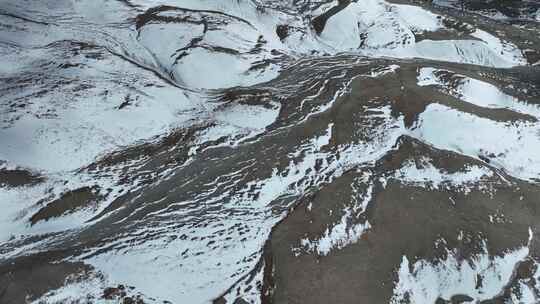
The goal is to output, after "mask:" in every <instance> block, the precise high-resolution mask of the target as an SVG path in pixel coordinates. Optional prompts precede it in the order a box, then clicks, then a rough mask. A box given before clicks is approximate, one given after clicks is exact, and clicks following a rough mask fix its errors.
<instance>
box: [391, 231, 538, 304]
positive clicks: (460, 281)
mask: <svg viewBox="0 0 540 304" xmlns="http://www.w3.org/2000/svg"><path fill="white" fill-rule="evenodd" d="M529 246H530V240H529V244H528V245H527V246H523V247H519V248H516V249H514V250H509V251H507V252H505V253H504V254H502V255H500V256H499V255H495V256H493V255H491V254H490V253H489V252H488V250H487V244H486V242H484V243H483V247H482V252H480V253H479V254H476V255H475V256H473V257H472V258H471V259H470V260H462V259H460V258H459V254H458V252H457V251H453V250H447V257H446V258H445V259H438V260H436V261H435V262H429V261H426V260H418V261H416V262H415V263H414V264H412V265H411V263H410V262H409V259H408V258H407V257H406V256H403V258H402V261H401V265H400V267H399V269H398V271H397V273H398V279H397V283H396V285H395V287H394V295H393V297H392V299H391V301H390V303H392V304H397V303H403V302H404V301H405V299H409V301H408V302H407V303H435V301H436V300H437V299H438V298H439V297H440V298H442V299H444V300H450V298H451V297H452V296H454V295H467V296H469V297H471V298H473V302H474V303H477V302H481V301H484V300H489V299H492V298H494V297H495V296H497V295H499V294H500V293H501V292H502V291H503V288H505V286H506V285H507V284H508V283H509V281H510V279H511V277H512V274H513V272H514V269H515V267H516V266H517V265H518V263H519V262H521V261H523V260H524V259H525V258H527V257H528V255H529ZM478 277H482V284H480V285H479V286H477V278H478ZM514 297H516V295H514ZM527 299H529V301H527ZM532 299H533V301H530V300H531V297H530V296H527V295H524V296H523V297H522V298H521V299H520V300H521V301H523V302H520V303H535V302H536V301H534V297H533V298H532Z"/></svg>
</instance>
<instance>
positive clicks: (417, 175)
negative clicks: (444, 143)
mask: <svg viewBox="0 0 540 304" xmlns="http://www.w3.org/2000/svg"><path fill="white" fill-rule="evenodd" d="M420 163H421V164H420V166H421V167H420V168H419V167H418V164H417V163H415V162H413V161H408V162H406V163H405V165H404V166H403V167H401V168H400V169H399V170H397V172H396V173H394V176H393V177H394V178H397V179H398V180H400V181H402V182H404V183H406V184H412V185H421V186H422V185H427V186H428V187H431V188H434V189H441V188H453V189H463V190H465V191H467V189H468V187H471V186H475V185H476V186H478V184H479V183H480V182H481V181H482V180H484V179H486V178H488V177H490V176H492V175H493V172H492V171H491V170H489V169H488V168H486V167H480V166H477V165H467V166H466V167H464V168H463V169H462V170H460V171H457V172H452V173H449V172H444V171H443V170H441V169H439V168H436V167H435V166H434V165H433V164H432V163H431V161H430V160H429V159H426V158H424V159H422V160H421V161H420Z"/></svg>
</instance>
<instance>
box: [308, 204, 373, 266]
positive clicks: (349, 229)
mask: <svg viewBox="0 0 540 304" xmlns="http://www.w3.org/2000/svg"><path fill="white" fill-rule="evenodd" d="M351 213H352V211H351V210H349V209H347V210H346V211H345V214H344V215H343V216H342V218H341V221H340V222H339V223H338V224H337V225H335V226H333V227H331V228H327V229H326V231H325V232H324V234H323V235H322V236H321V237H320V238H318V239H315V240H310V239H307V238H305V239H302V240H301V241H300V245H301V246H302V247H304V250H306V251H307V252H315V253H317V254H318V255H320V256H326V255H328V254H329V253H330V252H332V251H333V250H339V249H343V248H345V247H347V246H349V245H351V244H354V243H356V242H358V241H359V240H360V238H361V237H362V235H363V234H364V233H365V232H366V231H367V230H369V229H370V228H371V225H370V224H369V221H365V222H364V223H356V224H352V225H348V221H349V220H350V218H351V217H352V215H351Z"/></svg>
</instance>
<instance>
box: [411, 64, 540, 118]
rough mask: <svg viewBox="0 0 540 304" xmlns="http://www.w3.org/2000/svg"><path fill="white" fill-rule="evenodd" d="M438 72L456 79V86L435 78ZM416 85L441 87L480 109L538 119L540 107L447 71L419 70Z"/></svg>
mask: <svg viewBox="0 0 540 304" xmlns="http://www.w3.org/2000/svg"><path fill="white" fill-rule="evenodd" d="M438 72H443V73H447V74H450V75H452V77H453V78H454V79H458V82H457V85H454V86H452V87H451V86H450V85H449V84H448V83H446V82H445V81H443V79H441V77H437V76H436V73H438ZM418 85H420V86H427V85H436V86H442V88H443V90H446V91H447V92H448V93H449V94H451V95H452V96H454V97H456V98H459V99H461V100H463V101H465V102H468V103H471V104H474V105H477V106H480V107H484V108H490V109H509V110H512V111H516V112H519V113H522V114H526V115H533V116H535V117H537V118H540V106H538V105H535V104H530V103H527V102H526V101H522V100H520V99H518V98H516V97H513V96H510V95H508V94H506V93H504V92H503V91H501V90H500V89H499V88H497V87H496V86H494V85H492V84H490V83H487V82H484V81H481V80H478V79H474V78H470V77H466V76H464V75H460V74H455V73H452V72H450V71H447V70H440V69H435V68H421V69H420V72H419V75H418Z"/></svg>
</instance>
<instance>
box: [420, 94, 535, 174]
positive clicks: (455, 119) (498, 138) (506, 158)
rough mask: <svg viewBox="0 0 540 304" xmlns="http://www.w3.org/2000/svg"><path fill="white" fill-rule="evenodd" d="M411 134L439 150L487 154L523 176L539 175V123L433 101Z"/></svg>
mask: <svg viewBox="0 0 540 304" xmlns="http://www.w3.org/2000/svg"><path fill="white" fill-rule="evenodd" d="M449 126H451V127H449ZM470 130H474V132H470ZM409 134H410V136H412V137H415V138H418V139H420V140H422V141H425V142H429V143H430V144H432V145H434V146H435V147H436V148H438V149H444V150H450V151H455V152H457V153H461V154H465V155H468V156H471V157H474V158H479V157H480V156H483V157H488V158H489V159H490V165H492V166H495V167H497V168H499V169H502V170H504V171H505V172H506V173H508V174H510V175H512V176H514V177H517V178H520V179H524V180H534V179H538V178H539V177H540V155H539V154H538V153H536V151H540V125H539V124H538V123H532V122H522V121H518V122H508V123H506V122H496V121H493V120H490V119H487V118H481V117H478V116H476V115H473V114H469V113H465V112H461V111H458V110H455V109H452V108H450V107H447V106H444V105H441V104H430V105H429V106H428V107H427V108H426V110H425V111H424V112H423V113H422V114H420V118H419V121H418V123H417V125H416V126H415V128H413V129H412V130H410V131H409Z"/></svg>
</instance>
